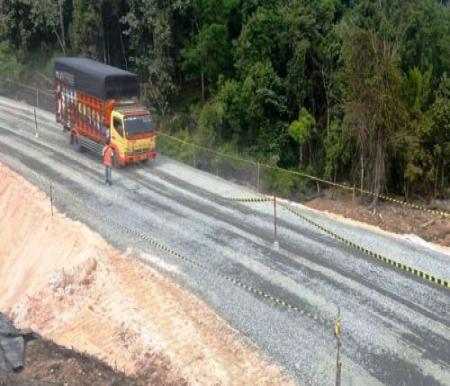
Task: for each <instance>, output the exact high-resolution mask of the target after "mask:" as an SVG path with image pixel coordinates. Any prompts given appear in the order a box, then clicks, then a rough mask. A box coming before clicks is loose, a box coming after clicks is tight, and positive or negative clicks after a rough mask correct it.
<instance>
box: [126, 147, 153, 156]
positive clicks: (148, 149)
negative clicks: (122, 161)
mask: <svg viewBox="0 0 450 386" xmlns="http://www.w3.org/2000/svg"><path fill="white" fill-rule="evenodd" d="M148 151H150V148H143V149H138V150H133V151H127V155H136V154H143V153H147V152H148Z"/></svg>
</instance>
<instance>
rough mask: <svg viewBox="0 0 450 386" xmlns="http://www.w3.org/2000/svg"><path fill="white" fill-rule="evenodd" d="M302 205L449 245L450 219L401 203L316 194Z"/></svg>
mask: <svg viewBox="0 0 450 386" xmlns="http://www.w3.org/2000/svg"><path fill="white" fill-rule="evenodd" d="M305 205H306V206H308V207H310V208H313V209H318V210H322V211H326V212H330V213H334V214H338V215H341V216H343V217H346V218H350V219H352V220H356V221H360V222H364V223H367V224H371V225H375V226H378V227H380V228H381V229H383V230H385V231H389V232H393V233H399V234H415V235H417V236H419V237H421V238H423V239H424V240H426V241H431V242H433V243H436V244H440V245H442V246H445V247H450V219H448V218H447V219H445V218H443V217H440V216H437V215H435V214H432V213H427V212H423V211H419V210H415V209H411V208H408V207H405V206H400V205H396V204H390V203H385V202H380V203H379V204H378V205H377V206H376V208H375V209H373V210H370V209H369V208H368V206H367V205H361V204H359V203H357V202H355V203H354V202H352V200H351V199H349V198H348V197H344V196H339V198H338V199H331V198H316V199H314V200H312V201H309V202H307V203H306V204H305Z"/></svg>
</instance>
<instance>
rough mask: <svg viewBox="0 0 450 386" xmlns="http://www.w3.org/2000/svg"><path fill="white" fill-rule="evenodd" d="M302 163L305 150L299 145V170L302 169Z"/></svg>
mask: <svg viewBox="0 0 450 386" xmlns="http://www.w3.org/2000/svg"><path fill="white" fill-rule="evenodd" d="M302 163H303V150H302V145H301V144H299V145H298V168H299V169H301V168H302Z"/></svg>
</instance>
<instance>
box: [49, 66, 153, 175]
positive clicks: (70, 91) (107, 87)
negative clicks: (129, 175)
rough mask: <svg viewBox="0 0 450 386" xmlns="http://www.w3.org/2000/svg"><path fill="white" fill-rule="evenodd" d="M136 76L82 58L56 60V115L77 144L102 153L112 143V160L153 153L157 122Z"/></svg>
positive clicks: (144, 158)
mask: <svg viewBox="0 0 450 386" xmlns="http://www.w3.org/2000/svg"><path fill="white" fill-rule="evenodd" d="M139 95H140V87H139V80H138V77H137V76H136V75H135V74H133V73H131V72H128V71H124V70H121V69H119V68H115V67H112V66H108V65H106V64H103V63H99V62H96V61H94V60H91V59H85V58H57V59H56V61H55V103H56V121H57V122H58V123H60V124H61V125H62V126H63V128H64V130H65V131H68V132H69V133H70V143H71V144H72V145H73V146H74V147H75V149H76V150H78V151H82V150H84V149H88V150H90V151H92V152H94V153H97V154H99V155H100V154H101V153H102V149H103V146H104V145H105V144H106V143H110V144H111V146H112V148H113V149H114V153H113V162H114V163H115V164H116V165H122V166H123V165H126V164H130V163H137V162H146V161H148V160H149V159H153V158H155V157H156V152H155V141H156V124H155V121H154V119H153V117H152V115H151V114H150V112H149V111H148V109H147V108H146V107H145V106H143V105H142V104H140V103H139Z"/></svg>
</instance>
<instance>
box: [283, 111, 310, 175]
mask: <svg viewBox="0 0 450 386" xmlns="http://www.w3.org/2000/svg"><path fill="white" fill-rule="evenodd" d="M315 126H316V120H315V119H314V117H313V116H312V115H311V114H310V113H309V112H308V110H306V109H305V108H304V107H302V108H301V110H300V114H299V117H298V119H297V120H295V121H293V122H292V123H291V124H290V125H289V129H288V132H289V135H290V136H291V137H292V138H293V139H294V141H295V142H297V143H298V159H299V161H298V167H299V169H301V167H302V163H303V147H304V146H305V145H306V144H308V142H309V140H310V138H311V136H312V134H313V131H314V128H315ZM310 153H311V150H310Z"/></svg>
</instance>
